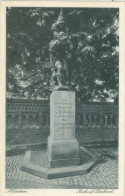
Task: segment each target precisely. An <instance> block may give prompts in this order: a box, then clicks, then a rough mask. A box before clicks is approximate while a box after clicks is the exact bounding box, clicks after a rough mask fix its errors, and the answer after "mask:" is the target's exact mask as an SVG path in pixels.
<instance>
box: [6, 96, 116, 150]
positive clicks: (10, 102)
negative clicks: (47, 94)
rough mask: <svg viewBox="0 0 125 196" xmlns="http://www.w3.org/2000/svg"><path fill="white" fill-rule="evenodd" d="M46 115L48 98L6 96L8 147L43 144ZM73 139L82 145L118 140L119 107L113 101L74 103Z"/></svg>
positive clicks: (45, 130) (47, 116)
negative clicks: (12, 97)
mask: <svg viewBox="0 0 125 196" xmlns="http://www.w3.org/2000/svg"><path fill="white" fill-rule="evenodd" d="M49 116H50V111H49V104H48V102H47V101H39V100H21V99H15V100H14V99H7V102H6V144H7V146H8V147H11V146H13V145H26V146H28V145H32V144H42V143H46V142H47V137H48V135H49V130H50V125H49V123H50V118H49ZM76 138H77V139H78V141H79V142H80V143H84V144H91V143H99V142H111V141H117V140H118V106H117V105H115V104H114V103H89V104H76Z"/></svg>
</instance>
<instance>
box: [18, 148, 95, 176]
mask: <svg viewBox="0 0 125 196" xmlns="http://www.w3.org/2000/svg"><path fill="white" fill-rule="evenodd" d="M97 161H98V159H97V157H96V156H95V155H93V154H92V153H91V152H89V151H88V150H87V149H85V148H83V147H81V148H80V164H79V165H77V166H67V167H61V168H49V160H48V156H47V151H45V150H41V151H40V150H39V151H27V152H26V154H25V156H24V160H23V164H22V166H21V170H22V171H25V172H27V173H30V174H32V175H35V176H39V177H41V178H46V179H53V178H64V177H68V176H75V175H82V174H87V173H88V172H89V171H90V170H91V169H92V168H93V167H94V165H95V164H96V162H97Z"/></svg>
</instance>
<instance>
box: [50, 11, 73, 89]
mask: <svg viewBox="0 0 125 196" xmlns="http://www.w3.org/2000/svg"><path fill="white" fill-rule="evenodd" d="M52 32H53V37H54V39H53V40H52V41H51V42H50V45H49V51H50V64H51V71H52V76H51V88H52V90H69V88H68V80H69V71H70V70H69V67H68V61H69V60H71V51H72V48H73V46H72V43H71V41H70V40H69V37H68V28H67V24H66V22H65V19H64V15H63V11H62V9H61V12H60V15H59V17H58V20H57V21H56V23H54V24H53V25H52Z"/></svg>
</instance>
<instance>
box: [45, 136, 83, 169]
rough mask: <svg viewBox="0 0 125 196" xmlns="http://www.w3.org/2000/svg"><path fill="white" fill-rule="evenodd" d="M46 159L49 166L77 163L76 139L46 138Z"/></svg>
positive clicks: (77, 148)
mask: <svg viewBox="0 0 125 196" xmlns="http://www.w3.org/2000/svg"><path fill="white" fill-rule="evenodd" d="M48 159H49V163H50V167H53V168H55V167H66V166H72V165H79V163H80V158H79V144H78V142H77V140H76V139H72V140H53V139H51V137H49V138H48Z"/></svg>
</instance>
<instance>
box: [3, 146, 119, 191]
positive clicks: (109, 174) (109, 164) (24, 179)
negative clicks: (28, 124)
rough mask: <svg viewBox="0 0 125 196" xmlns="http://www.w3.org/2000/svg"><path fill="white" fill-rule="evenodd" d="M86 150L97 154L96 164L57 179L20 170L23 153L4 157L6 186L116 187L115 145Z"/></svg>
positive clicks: (116, 154)
mask: <svg viewBox="0 0 125 196" xmlns="http://www.w3.org/2000/svg"><path fill="white" fill-rule="evenodd" d="M87 149H88V150H90V151H91V152H93V153H94V154H96V155H97V156H98V163H97V165H96V166H95V167H94V168H93V169H92V170H91V171H90V172H89V173H88V174H84V175H78V176H73V177H66V178H58V179H52V180H48V179H43V178H40V177H36V176H33V175H31V174H27V173H25V172H23V171H20V166H21V165H22V161H23V157H24V154H23V155H16V156H8V157H6V188H8V189H11V188H15V189H16V188H17V189H21V188H23V189H41V188H47V189H49V188H50V189H52V188H55V189H58V188H60V189H117V188H118V150H117V147H110V148H109V147H108V148H99V147H98V148H92V147H89V148H88V147H87Z"/></svg>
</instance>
